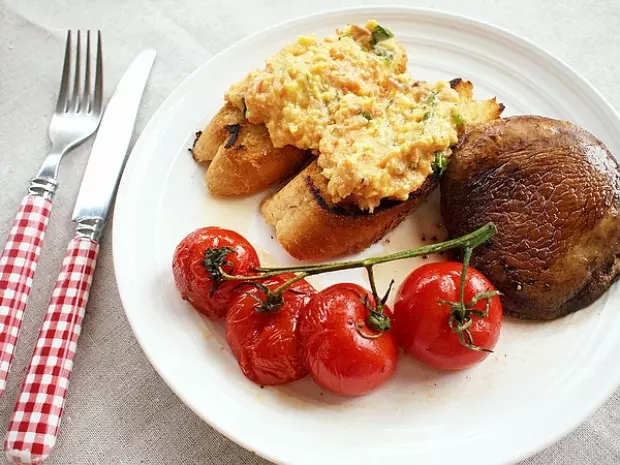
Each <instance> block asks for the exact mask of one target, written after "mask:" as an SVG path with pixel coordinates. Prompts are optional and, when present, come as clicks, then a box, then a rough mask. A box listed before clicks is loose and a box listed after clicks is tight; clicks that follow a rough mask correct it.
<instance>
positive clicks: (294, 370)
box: [226, 274, 316, 386]
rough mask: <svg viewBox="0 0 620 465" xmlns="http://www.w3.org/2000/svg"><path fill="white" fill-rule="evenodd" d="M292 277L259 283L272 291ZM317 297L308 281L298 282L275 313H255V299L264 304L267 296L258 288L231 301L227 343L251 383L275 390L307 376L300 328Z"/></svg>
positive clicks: (290, 289)
mask: <svg viewBox="0 0 620 465" xmlns="http://www.w3.org/2000/svg"><path fill="white" fill-rule="evenodd" d="M293 277H294V275H292V274H285V275H279V276H276V277H273V278H269V279H265V280H261V281H259V282H260V283H261V284H263V285H265V286H267V287H268V288H269V289H270V290H273V289H275V288H277V287H278V286H280V285H281V284H283V283H284V282H285V281H287V280H288V279H291V278H293ZM315 293H316V291H315V290H314V288H313V287H312V286H311V285H310V284H309V283H308V282H307V281H305V280H301V281H298V282H296V283H295V284H293V285H292V286H291V287H290V288H289V289H288V290H287V291H286V292H284V295H283V298H284V304H283V305H282V306H281V307H280V308H279V309H278V310H276V311H272V312H257V311H256V307H257V305H258V302H257V301H256V298H259V299H261V300H262V299H264V298H265V294H264V292H263V291H261V290H259V289H258V288H257V287H255V286H246V287H244V288H243V289H242V290H240V291H239V292H238V293H237V294H236V295H235V296H234V297H233V298H232V300H231V302H230V308H229V311H228V314H227V315H226V340H227V341H228V345H229V346H230V348H231V350H232V353H233V355H234V356H235V358H236V359H237V362H238V363H239V367H240V368H241V371H242V372H243V374H244V375H245V376H247V377H248V378H249V379H250V380H251V381H253V382H255V383H256V384H260V385H262V386H273V385H278V384H285V383H290V382H292V381H295V380H298V379H301V378H303V377H305V376H306V375H307V374H308V371H307V370H306V367H305V365H304V363H303V361H302V358H301V353H300V350H299V339H298V336H297V325H298V321H299V317H300V314H301V313H302V312H303V311H304V309H305V307H306V305H307V304H308V302H309V301H310V299H311V297H312V296H313V295H314V294H315Z"/></svg>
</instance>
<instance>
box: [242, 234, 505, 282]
mask: <svg viewBox="0 0 620 465" xmlns="http://www.w3.org/2000/svg"><path fill="white" fill-rule="evenodd" d="M496 232H497V227H496V226H495V224H493V223H487V224H485V225H484V226H482V227H481V228H478V229H476V230H475V231H473V232H470V233H469V234H465V235H464V236H460V237H457V238H455V239H450V240H448V241H444V242H437V243H436V244H430V245H425V246H422V247H416V248H414V249H409V250H404V251H402V252H395V253H392V254H388V255H382V256H379V257H371V258H365V259H362V260H350V261H346V262H335V263H324V264H321V265H300V266H285V267H258V268H256V271H258V272H260V273H261V274H260V275H258V276H256V277H255V278H251V279H261V278H268V277H271V276H277V275H279V274H282V273H297V272H305V273H309V275H313V274H319V273H327V272H331V271H340V270H350V269H353V268H367V267H369V266H373V265H379V264H381V263H387V262H393V261H396V260H404V259H406V258H413V257H421V256H422V255H431V254H434V253H438V252H443V251H445V250H450V249H455V248H457V247H462V248H465V249H466V248H471V249H473V248H475V247H477V246H479V245H480V244H484V243H485V242H486V241H488V240H489V239H490V238H491V237H493V236H494V235H495V233H496ZM243 279H244V278H242V279H241V280H243ZM246 279H247V278H246Z"/></svg>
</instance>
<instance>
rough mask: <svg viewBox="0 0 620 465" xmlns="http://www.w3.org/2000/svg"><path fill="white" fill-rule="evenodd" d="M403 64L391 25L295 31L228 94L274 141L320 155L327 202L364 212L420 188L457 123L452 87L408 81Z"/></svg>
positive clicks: (446, 150) (451, 141) (453, 137)
mask: <svg viewBox="0 0 620 465" xmlns="http://www.w3.org/2000/svg"><path fill="white" fill-rule="evenodd" d="M406 63H407V56H406V52H405V50H404V48H403V46H402V45H401V44H399V43H398V42H397V41H396V40H394V39H393V35H392V33H391V32H390V31H388V30H386V29H384V28H382V27H381V26H380V25H378V24H377V23H376V22H374V21H369V22H368V23H367V24H366V26H365V27H361V26H355V25H350V26H347V27H346V28H345V29H344V30H342V31H338V34H337V35H336V36H330V37H326V38H324V39H320V38H318V37H316V36H315V35H310V36H304V37H300V38H299V39H298V40H297V41H296V42H294V43H292V44H290V45H288V46H286V47H284V48H283V49H282V50H281V51H280V52H278V53H277V54H275V55H274V56H272V57H271V58H269V59H268V60H267V61H266V66H265V68H264V69H261V70H255V71H252V72H251V73H250V74H249V75H248V76H247V77H246V78H245V79H243V80H242V81H240V82H238V83H236V84H234V85H233V86H232V87H231V88H230V90H229V91H228V92H227V94H226V98H227V100H228V101H229V102H231V103H232V104H233V105H234V106H236V107H237V108H239V109H240V110H242V111H244V112H245V115H246V118H247V119H248V121H250V122H251V123H253V124H260V123H264V124H265V125H266V127H267V129H268V130H269V135H270V138H271V140H272V142H273V144H274V146H275V147H283V146H285V145H287V144H290V145H294V146H296V147H299V148H301V149H309V150H312V151H313V152H314V153H315V154H316V155H318V164H319V166H320V167H321V169H322V173H323V175H324V176H325V177H326V178H327V179H328V185H327V190H328V194H329V195H330V196H331V200H332V201H333V202H334V203H338V202H341V201H343V200H347V201H352V202H353V203H355V204H356V205H358V206H359V207H360V208H361V209H364V210H369V211H372V210H373V209H374V208H375V207H377V206H378V205H379V203H380V201H381V199H384V198H391V199H397V200H406V199H407V198H408V196H409V194H410V193H411V192H413V191H415V190H416V189H417V188H418V187H420V186H421V185H422V183H423V182H424V180H425V179H426V177H427V176H428V175H429V174H431V173H432V163H433V161H434V160H435V156H436V153H437V152H440V151H441V152H442V153H443V155H444V156H448V155H449V153H450V149H449V147H450V146H451V145H453V144H454V143H456V141H457V138H458V133H457V127H458V125H459V123H462V121H461V117H460V115H459V113H458V103H459V95H458V94H457V92H456V91H454V90H453V89H451V88H450V85H449V84H448V83H447V82H444V81H440V82H437V83H428V82H424V81H414V80H412V79H411V77H410V76H409V75H408V74H406V73H405V71H406Z"/></svg>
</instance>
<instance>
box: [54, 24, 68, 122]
mask: <svg viewBox="0 0 620 465" xmlns="http://www.w3.org/2000/svg"><path fill="white" fill-rule="evenodd" d="M70 80H71V31H70V30H69V31H67V41H66V43H65V63H64V64H63V66H62V78H61V79H60V91H59V92H58V102H56V113H64V112H65V111H66V109H67V93H68V90H69V81H70Z"/></svg>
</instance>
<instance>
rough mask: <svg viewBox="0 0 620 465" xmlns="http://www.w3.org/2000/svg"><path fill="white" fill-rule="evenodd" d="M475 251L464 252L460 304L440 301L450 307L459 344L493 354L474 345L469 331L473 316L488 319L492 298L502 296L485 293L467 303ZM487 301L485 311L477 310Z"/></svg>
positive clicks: (491, 292) (453, 329)
mask: <svg viewBox="0 0 620 465" xmlns="http://www.w3.org/2000/svg"><path fill="white" fill-rule="evenodd" d="M472 252H473V249H472V248H471V247H465V249H464V250H463V268H462V269H461V284H460V286H459V300H458V302H448V301H440V303H441V304H444V305H449V306H450V307H451V310H450V319H449V320H448V325H449V326H450V329H451V330H452V331H454V332H455V333H456V335H457V337H458V338H459V342H460V343H461V344H462V345H464V346H465V347H467V348H468V349H471V350H477V351H482V352H493V351H492V350H489V349H485V348H483V347H479V346H477V345H476V344H474V340H473V337H472V335H471V332H470V331H469V327H470V326H471V325H472V324H473V320H472V319H471V316H472V315H475V316H477V317H480V318H486V317H487V316H488V315H489V307H490V305H491V298H493V297H495V296H498V295H500V292H499V291H485V292H480V293H479V294H476V295H475V296H474V297H473V298H472V299H471V301H470V302H468V303H467V304H466V303H465V280H466V279H467V269H468V268H469V262H470V261H471V254H472ZM483 299H486V305H485V310H484V311H480V310H476V309H475V308H474V306H475V305H476V304H477V303H478V302H480V301H481V300H483Z"/></svg>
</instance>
